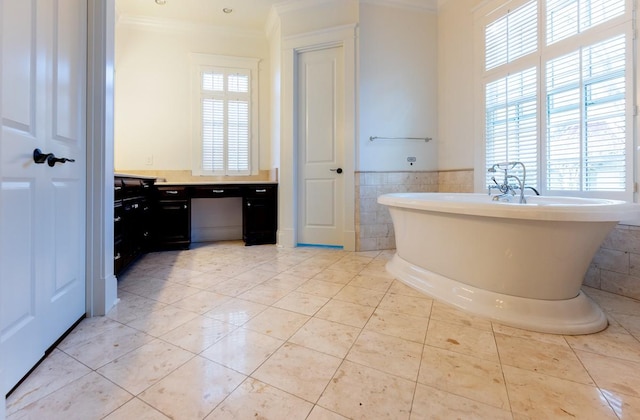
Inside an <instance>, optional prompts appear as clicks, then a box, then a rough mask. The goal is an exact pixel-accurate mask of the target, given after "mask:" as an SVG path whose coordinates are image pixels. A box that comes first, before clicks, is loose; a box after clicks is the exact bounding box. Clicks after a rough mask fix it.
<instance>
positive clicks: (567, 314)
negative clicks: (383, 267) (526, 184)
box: [378, 193, 640, 334]
mask: <svg viewBox="0 0 640 420" xmlns="http://www.w3.org/2000/svg"><path fill="white" fill-rule="evenodd" d="M378 203H380V204H384V205H386V206H388V207H389V211H390V212H391V217H392V219H393V225H394V229H395V238H396V250H397V251H396V254H395V255H394V257H393V259H392V260H391V261H389V263H388V264H387V271H389V272H390V273H391V274H393V275H394V276H395V277H396V278H397V279H398V280H400V281H402V282H404V283H405V284H407V285H409V286H411V287H413V288H415V289H417V290H420V291H422V292H424V293H426V294H428V295H430V296H432V297H434V298H436V299H438V300H441V301H444V302H446V303H449V304H451V305H454V306H456V307H458V308H461V309H463V310H466V311H469V312H471V313H473V314H477V315H480V316H484V317H488V318H491V319H493V320H496V321H498V322H500V323H503V324H506V325H510V326H514V327H518V328H523V329H527V330H532V331H538V332H547V333H556V334H588V333H593V332H597V331H601V330H603V329H604V328H606V326H607V318H606V316H605V315H604V314H603V312H602V311H601V309H600V308H599V307H598V306H597V305H596V304H595V303H594V302H593V301H591V299H589V298H588V297H587V296H586V295H584V293H583V292H582V291H581V290H580V287H581V285H582V281H583V278H584V275H585V273H586V271H587V269H588V267H589V264H590V262H591V259H592V258H593V256H594V254H595V253H596V251H597V250H598V248H599V247H600V245H601V243H602V241H603V240H604V239H605V237H606V236H607V234H608V233H609V232H610V231H611V229H613V227H614V226H616V224H617V223H618V222H619V221H621V220H628V219H631V218H632V217H633V216H635V215H636V214H637V212H638V208H639V207H640V206H638V205H635V204H629V203H625V202H623V201H614V200H598V199H581V198H571V197H537V196H527V204H518V203H517V202H516V203H505V202H498V201H492V200H491V197H490V196H488V195H487V194H448V193H396V194H385V195H381V196H380V197H378Z"/></svg>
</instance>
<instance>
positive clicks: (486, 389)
mask: <svg viewBox="0 0 640 420" xmlns="http://www.w3.org/2000/svg"><path fill="white" fill-rule="evenodd" d="M418 382H419V383H421V384H424V385H429V386H431V387H433V388H437V389H440V390H442V391H447V392H450V393H454V394H458V395H460V396H462V397H466V398H469V399H471V400H475V401H479V402H482V403H485V404H489V405H491V406H494V407H497V408H500V409H505V410H509V409H510V407H509V398H508V395H507V388H506V386H505V383H504V377H503V374H502V367H501V366H500V363H497V362H491V361H487V360H484V359H479V358H477V357H474V356H468V355H465V354H461V353H456V352H454V351H450V350H445V349H439V348H437V347H431V346H425V347H424V351H423V353H422V363H421V365H420V373H419V375H418Z"/></svg>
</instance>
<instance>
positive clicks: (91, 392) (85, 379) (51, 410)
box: [9, 372, 132, 420]
mask: <svg viewBox="0 0 640 420" xmlns="http://www.w3.org/2000/svg"><path fill="white" fill-rule="evenodd" d="M79 396H80V398H78V397H79ZM131 398H132V395H131V394H129V393H128V392H126V391H125V390H123V389H122V388H119V387H118V386H117V385H114V384H113V383H112V382H110V381H108V380H107V379H105V378H103V377H102V376H100V375H98V374H97V373H95V372H90V373H88V374H86V375H84V376H82V377H80V378H78V379H76V380H75V381H73V382H71V383H69V384H68V385H66V386H64V387H62V388H60V389H58V390H57V391H54V392H52V393H51V394H48V395H47V396H45V397H43V398H40V399H38V400H36V401H34V402H32V403H31V404H29V405H27V406H26V407H24V408H23V409H22V410H20V411H18V412H16V413H14V414H12V415H11V416H10V417H9V419H11V420H23V419H25V420H31V419H47V420H58V419H59V420H69V419H100V418H102V417H105V416H106V415H107V414H109V413H111V412H112V411H114V410H115V409H117V408H118V407H120V406H121V405H123V404H124V403H126V402H127V401H129V400H130V399H131Z"/></svg>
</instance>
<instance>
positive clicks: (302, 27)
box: [278, 0, 358, 38]
mask: <svg viewBox="0 0 640 420" xmlns="http://www.w3.org/2000/svg"><path fill="white" fill-rule="evenodd" d="M278 15H279V16H280V22H281V25H282V26H281V29H282V36H283V37H284V38H286V37H288V36H291V35H299V34H306V33H310V32H315V31H322V30H324V29H327V28H332V27H337V26H342V25H349V24H353V23H355V22H357V21H358V0H324V1H322V2H306V3H305V2H298V3H296V2H290V3H286V2H282V4H281V5H280V6H278Z"/></svg>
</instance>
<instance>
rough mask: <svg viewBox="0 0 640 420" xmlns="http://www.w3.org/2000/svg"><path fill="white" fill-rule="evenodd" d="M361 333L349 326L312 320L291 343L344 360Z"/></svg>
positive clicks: (316, 319)
mask: <svg viewBox="0 0 640 420" xmlns="http://www.w3.org/2000/svg"><path fill="white" fill-rule="evenodd" d="M360 331H361V330H360V328H356V327H352V326H349V325H344V324H339V323H337V322H332V321H326V320H324V319H320V318H311V319H310V320H309V321H307V323H306V324H304V325H303V326H302V327H301V328H300V329H299V330H298V332H296V333H295V334H294V335H293V336H292V337H291V338H290V339H289V341H290V342H291V343H294V344H298V345H301V346H304V347H307V348H310V349H313V350H317V351H319V352H322V353H327V354H330V355H332V356H335V357H340V358H344V356H345V355H346V354H347V352H348V351H349V349H350V348H351V346H352V345H353V343H354V342H355V341H356V338H357V337H358V334H360Z"/></svg>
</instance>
